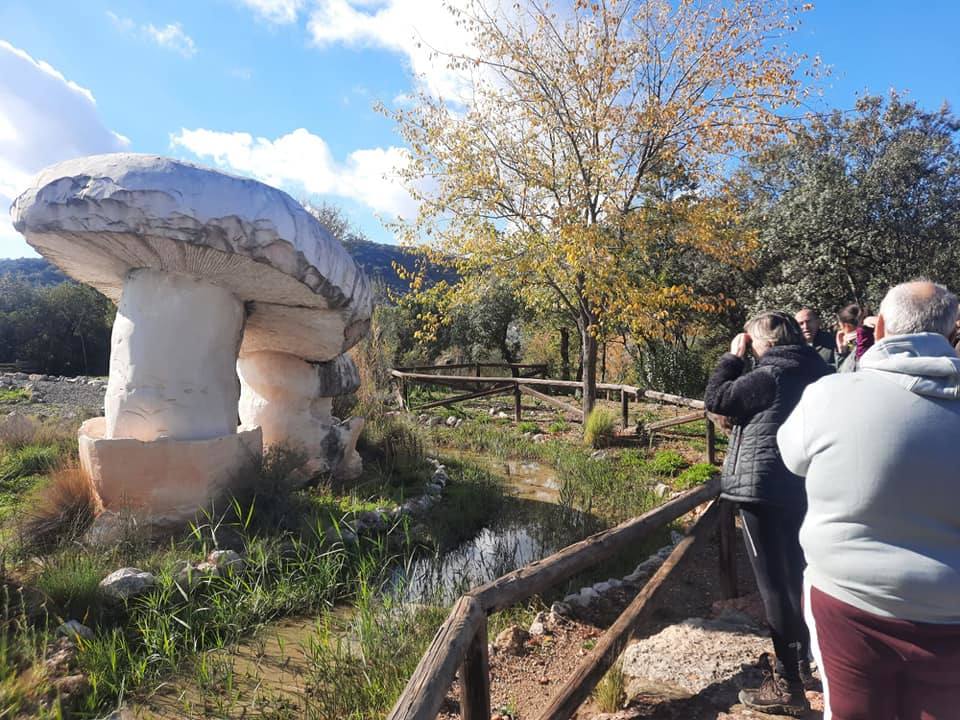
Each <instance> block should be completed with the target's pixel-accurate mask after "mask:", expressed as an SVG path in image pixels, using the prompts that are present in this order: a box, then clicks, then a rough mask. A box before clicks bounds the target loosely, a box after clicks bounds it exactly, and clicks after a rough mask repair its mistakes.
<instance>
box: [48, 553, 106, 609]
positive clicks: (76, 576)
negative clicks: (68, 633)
mask: <svg viewBox="0 0 960 720" xmlns="http://www.w3.org/2000/svg"><path fill="white" fill-rule="evenodd" d="M116 569H117V567H114V566H112V564H111V558H110V557H109V556H107V555H104V554H102V553H93V552H89V551H86V550H79V549H74V548H69V549H67V550H66V551H64V552H61V553H57V554H55V555H52V556H49V557H47V558H46V559H45V560H44V564H43V567H42V568H41V570H40V573H39V575H37V577H36V579H35V580H34V584H33V586H34V588H35V589H36V590H37V591H39V592H40V593H41V594H42V595H43V597H44V599H45V600H46V601H47V602H48V610H49V611H50V612H51V613H52V614H54V615H55V616H56V617H57V618H59V619H60V620H62V621H64V622H66V621H67V620H79V621H80V622H82V623H85V624H92V623H95V622H99V620H100V619H101V617H102V614H103V612H104V611H105V599H104V598H103V597H102V596H101V595H100V588H99V585H100V581H101V580H102V579H103V578H104V577H106V576H107V575H109V574H110V573H111V572H112V571H113V570H116Z"/></svg>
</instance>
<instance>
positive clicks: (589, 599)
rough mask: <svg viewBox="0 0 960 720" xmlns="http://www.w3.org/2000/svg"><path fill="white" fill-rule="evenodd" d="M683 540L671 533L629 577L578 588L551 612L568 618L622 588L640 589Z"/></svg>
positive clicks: (611, 579)
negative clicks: (667, 542)
mask: <svg viewBox="0 0 960 720" xmlns="http://www.w3.org/2000/svg"><path fill="white" fill-rule="evenodd" d="M683 538H684V535H682V534H681V533H678V532H676V531H673V532H672V533H671V535H670V540H671V543H670V544H669V545H664V546H663V547H662V548H660V549H659V550H657V551H656V552H655V553H653V554H652V555H650V556H649V557H648V558H647V559H646V560H644V561H643V562H641V563H640V564H639V565H637V566H636V567H635V568H634V569H633V572H631V573H630V574H629V575H625V576H624V577H623V578H622V579H621V578H610V579H609V580H604V581H602V582H598V583H594V584H593V585H591V586H589V587H583V588H580V590H579V591H578V592H575V593H571V594H570V595H567V596H566V597H565V598H563V602H562V603H554V604H553V606H552V607H551V611H553V612H556V614H558V615H561V616H564V617H570V616H571V615H572V614H573V612H574V610H575V609H577V608H581V609H586V608H588V607H590V605H592V604H593V603H595V602H597V601H598V600H599V599H601V598H602V597H604V596H605V595H607V594H609V593H613V592H616V591H618V590H620V589H621V588H623V587H624V586H629V587H631V588H636V587H640V586H641V585H643V583H645V582H646V581H647V579H649V577H650V576H651V575H653V573H655V572H656V570H657V568H658V567H660V565H662V564H663V561H664V560H666V559H667V558H668V557H670V553H672V552H673V550H674V548H675V547H676V545H677V543H679V542H680V541H681V540H682V539H683Z"/></svg>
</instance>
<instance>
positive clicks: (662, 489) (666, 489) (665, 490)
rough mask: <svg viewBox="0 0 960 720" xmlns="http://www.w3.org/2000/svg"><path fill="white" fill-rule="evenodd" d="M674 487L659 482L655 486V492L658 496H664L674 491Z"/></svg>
mask: <svg viewBox="0 0 960 720" xmlns="http://www.w3.org/2000/svg"><path fill="white" fill-rule="evenodd" d="M672 490H673V489H672V488H671V487H670V486H669V485H667V484H666V483H662V482H658V483H657V484H656V485H654V486H653V494H654V495H656V496H657V497H658V498H664V497H666V496H667V495H669V494H670V493H671V492H672Z"/></svg>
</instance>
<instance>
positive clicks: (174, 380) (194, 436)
mask: <svg viewBox="0 0 960 720" xmlns="http://www.w3.org/2000/svg"><path fill="white" fill-rule="evenodd" d="M243 319H244V312H243V303H241V302H240V300H239V299H238V298H237V297H236V296H235V295H233V294H232V293H231V292H230V291H228V290H225V289H223V288H221V287H218V286H216V285H213V284H211V283H207V282H204V281H202V280H197V279H195V278H193V277H188V276H186V275H175V274H172V273H166V272H161V271H157V270H151V269H145V268H138V269H134V270H131V271H130V272H129V273H127V276H126V278H125V279H124V284H123V295H122V297H121V299H120V304H119V306H118V308H117V318H116V320H115V321H114V324H113V335H112V337H111V349H110V380H109V381H108V383H107V394H106V399H105V409H106V437H107V438H135V439H137V440H144V441H151V440H156V439H157V438H161V437H169V438H174V439H178V440H207V439H210V438H216V437H222V436H224V435H231V434H234V433H236V432H237V401H238V399H239V386H238V383H237V376H236V369H235V368H236V360H237V353H238V352H239V349H240V341H241V338H242V335H243Z"/></svg>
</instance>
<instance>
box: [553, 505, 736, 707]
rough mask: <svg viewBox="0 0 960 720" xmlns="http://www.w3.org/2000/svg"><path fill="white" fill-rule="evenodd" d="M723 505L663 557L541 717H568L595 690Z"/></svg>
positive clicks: (706, 515) (707, 514) (712, 508)
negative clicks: (647, 611)
mask: <svg viewBox="0 0 960 720" xmlns="http://www.w3.org/2000/svg"><path fill="white" fill-rule="evenodd" d="M719 505H720V501H719V500H714V502H713V504H712V505H711V506H710V508H709V509H708V510H707V511H706V512H705V513H704V514H703V515H701V516H700V519H699V520H697V522H696V523H695V524H694V526H693V528H691V530H690V533H689V534H688V535H687V536H686V537H684V538H683V540H681V541H680V542H679V543H677V546H676V547H675V548H674V549H673V552H671V553H670V555H669V556H668V557H667V559H666V560H664V561H663V564H662V565H661V566H660V567H659V569H658V570H657V571H656V572H655V573H654V574H653V577H651V578H650V580H648V581H647V584H646V585H644V586H643V589H642V590H641V591H640V592H639V593H638V594H637V596H636V598H634V600H633V602H631V603H630V605H628V606H627V609H626V610H624V611H623V613H622V614H621V615H620V617H619V618H617V620H616V622H615V623H614V624H613V625H611V626H610V628H609V629H608V630H607V631H606V632H605V633H604V634H603V637H601V638H600V640H599V642H597V644H596V646H595V647H594V649H593V651H592V652H591V653H590V655H588V656H587V658H586V659H585V660H584V661H583V662H582V663H581V664H580V666H579V667H578V668H577V670H576V672H574V673H573V675H571V676H570V678H569V679H568V680H567V681H566V683H564V685H563V687H562V688H560V691H559V692H558V693H557V694H556V695H554V696H553V699H552V700H551V701H550V705H548V706H547V709H546V710H544V711H543V713H542V714H541V715H540V720H568V718H570V717H572V716H573V714H574V713H575V712H576V711H577V709H578V708H579V707H580V705H581V704H582V703H583V701H584V700H586V699H587V697H588V696H589V695H590V693H591V692H593V689H594V688H595V687H596V686H597V683H598V682H599V681H600V679H601V678H602V677H603V676H604V674H605V673H606V672H607V670H609V669H610V667H611V666H612V665H613V663H615V662H616V661H617V658H618V657H620V653H622V652H623V650H624V648H625V647H626V644H627V641H628V640H629V639H630V635H631V634H632V633H633V630H634V628H636V626H637V624H638V623H639V622H640V619H641V618H642V617H643V613H644V611H645V610H646V609H647V608H648V607H650V606H651V604H652V602H651V601H652V600H653V598H654V597H656V596H657V594H658V593H659V592H660V589H661V588H662V587H663V584H664V581H665V580H666V579H667V576H669V574H670V572H671V571H672V570H673V569H674V568H676V567H677V566H678V565H679V564H680V563H681V562H682V561H683V559H684V558H685V557H687V555H689V554H690V552H691V551H692V550H693V548H694V547H695V546H696V545H697V544H699V543H701V542H703V540H704V539H706V538H707V537H708V536H709V535H710V534H711V533H712V532H713V531H714V529H715V527H716V525H717V520H718V519H719V517H720V513H719Z"/></svg>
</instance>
